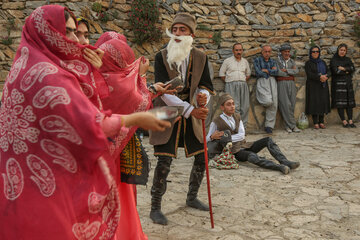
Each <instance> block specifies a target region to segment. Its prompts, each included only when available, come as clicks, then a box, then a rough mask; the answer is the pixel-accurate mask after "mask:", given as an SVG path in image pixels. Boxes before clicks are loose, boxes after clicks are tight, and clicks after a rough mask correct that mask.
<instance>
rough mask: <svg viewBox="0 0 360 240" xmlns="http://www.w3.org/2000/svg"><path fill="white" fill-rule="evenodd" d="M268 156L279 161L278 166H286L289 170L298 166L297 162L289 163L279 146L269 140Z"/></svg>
mask: <svg viewBox="0 0 360 240" xmlns="http://www.w3.org/2000/svg"><path fill="white" fill-rule="evenodd" d="M267 148H268V150H269V152H270V154H271V155H272V156H273V157H274V158H275V159H276V160H278V161H279V163H280V164H283V165H286V166H288V167H289V168H290V169H295V168H298V167H299V166H300V163H299V162H292V161H289V160H288V159H287V158H286V157H285V155H284V154H283V153H282V152H281V150H280V148H279V146H278V145H277V144H276V143H274V141H273V140H272V139H271V138H270V139H269V142H268V146H267Z"/></svg>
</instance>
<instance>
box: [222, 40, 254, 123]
mask: <svg viewBox="0 0 360 240" xmlns="http://www.w3.org/2000/svg"><path fill="white" fill-rule="evenodd" d="M232 51H233V53H234V56H232V57H229V58H227V59H225V61H224V62H223V64H222V65H221V68H220V71H219V76H220V77H221V80H223V81H224V82H225V92H226V93H228V94H230V95H231V96H232V97H233V98H234V101H235V111H236V112H238V113H240V116H241V119H243V123H244V127H245V128H246V125H247V121H248V116H249V106H250V101H249V88H248V85H247V82H246V81H247V80H249V78H250V75H251V70H250V65H249V63H248V61H247V60H246V59H245V58H243V57H242V54H243V52H244V49H243V46H242V44H241V43H235V44H234V45H233V50H232Z"/></svg>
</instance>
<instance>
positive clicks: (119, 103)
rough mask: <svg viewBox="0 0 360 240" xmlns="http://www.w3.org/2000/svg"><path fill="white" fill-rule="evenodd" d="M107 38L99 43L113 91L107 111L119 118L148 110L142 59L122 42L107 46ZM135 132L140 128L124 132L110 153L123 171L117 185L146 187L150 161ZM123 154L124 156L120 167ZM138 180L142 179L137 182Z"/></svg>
mask: <svg viewBox="0 0 360 240" xmlns="http://www.w3.org/2000/svg"><path fill="white" fill-rule="evenodd" d="M106 36H107V35H105V37H100V39H99V40H100V42H103V43H102V44H101V45H99V48H100V49H102V50H103V51H104V52H105V54H104V57H103V67H102V68H101V69H100V71H101V72H102V74H103V76H104V78H105V80H106V81H107V84H108V86H109V89H110V96H109V97H108V98H105V99H103V106H104V109H110V110H111V111H112V112H113V113H118V114H130V113H134V112H141V111H146V110H148V109H149V108H150V107H151V105H152V103H151V95H150V92H149V90H148V89H147V87H146V79H144V78H141V77H140V75H139V67H140V61H142V58H139V59H137V60H136V61H135V55H134V52H133V51H132V49H131V48H130V47H129V46H128V45H127V43H126V42H124V41H121V40H119V39H110V40H108V41H105V42H104V41H103V39H104V38H106ZM97 45H98V43H97V44H96V46H97ZM124 103H126V104H124ZM136 129H137V127H132V128H130V129H129V131H128V132H121V133H120V134H119V135H118V136H116V138H115V139H114V144H112V145H111V146H110V149H111V154H112V156H114V157H115V158H116V159H117V160H116V163H117V165H118V169H120V170H121V176H120V175H118V178H117V179H118V181H120V178H121V180H122V181H123V182H128V183H140V184H145V183H146V181H147V176H148V168H147V163H148V159H147V155H146V152H145V151H144V149H143V148H142V145H141V142H140V140H139V139H138V138H137V137H135V136H134V133H135V131H136ZM130 139H131V141H130ZM129 141H130V142H129ZM125 146H126V147H125ZM124 148H125V149H124ZM123 151H124V152H123ZM121 152H123V153H122V154H121V164H120V160H119V157H120V153H121ZM143 177H144V178H143ZM137 178H141V179H139V181H137Z"/></svg>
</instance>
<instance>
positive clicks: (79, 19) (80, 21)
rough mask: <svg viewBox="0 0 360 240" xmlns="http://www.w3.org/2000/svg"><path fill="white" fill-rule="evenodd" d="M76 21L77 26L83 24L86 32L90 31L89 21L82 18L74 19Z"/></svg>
mask: <svg viewBox="0 0 360 240" xmlns="http://www.w3.org/2000/svg"><path fill="white" fill-rule="evenodd" d="M76 21H77V24H78V25H79V24H80V23H83V24H85V25H86V27H87V29H88V31H90V24H89V21H88V20H86V18H83V17H77V18H76Z"/></svg>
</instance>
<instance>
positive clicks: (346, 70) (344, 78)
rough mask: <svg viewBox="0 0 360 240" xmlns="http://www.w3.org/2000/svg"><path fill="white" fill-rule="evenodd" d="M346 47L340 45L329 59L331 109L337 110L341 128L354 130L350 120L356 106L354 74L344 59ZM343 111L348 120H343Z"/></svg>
mask: <svg viewBox="0 0 360 240" xmlns="http://www.w3.org/2000/svg"><path fill="white" fill-rule="evenodd" d="M347 50H348V47H347V45H346V44H344V43H342V44H340V45H339V46H338V48H337V51H336V53H335V54H334V56H333V57H332V58H331V61H330V70H331V76H332V82H331V107H333V108H337V110H338V113H339V116H340V119H341V121H342V124H343V127H345V128H349V127H351V128H355V127H356V126H355V124H354V122H353V120H352V114H353V108H354V107H355V106H356V104H355V97H354V89H353V83H352V76H353V74H354V72H355V67H354V63H353V62H352V61H351V59H350V58H349V57H346V53H347ZM345 110H346V113H347V117H348V120H346V119H345Z"/></svg>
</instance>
